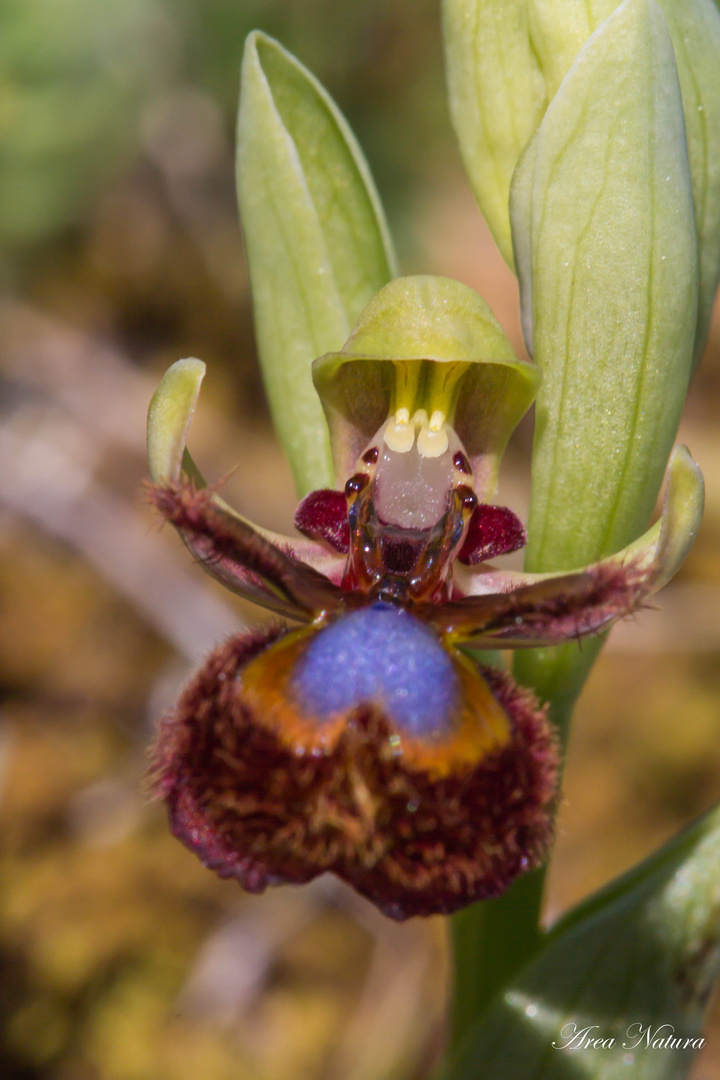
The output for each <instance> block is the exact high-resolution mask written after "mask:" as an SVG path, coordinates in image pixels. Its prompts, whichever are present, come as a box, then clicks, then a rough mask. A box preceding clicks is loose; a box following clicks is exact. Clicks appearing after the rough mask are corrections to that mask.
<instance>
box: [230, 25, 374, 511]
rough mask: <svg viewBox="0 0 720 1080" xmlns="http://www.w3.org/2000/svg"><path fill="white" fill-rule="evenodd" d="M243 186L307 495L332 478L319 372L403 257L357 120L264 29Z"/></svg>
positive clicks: (271, 348) (246, 63) (252, 76)
mask: <svg viewBox="0 0 720 1080" xmlns="http://www.w3.org/2000/svg"><path fill="white" fill-rule="evenodd" d="M237 180H238V197H239V202H240V214H241V218H242V224H243V230H244V235H245V244H246V249H247V256H248V262H249V266H250V279H251V285H252V294H253V306H254V312H255V322H256V329H257V338H258V346H259V352H260V360H261V364H262V369H263V376H264V379H265V385H266V387H267V392H268V397H269V399H270V407H271V410H272V414H273V419H274V421H275V425H276V428H277V431H278V434H279V436H280V439H281V441H282V443H283V446H284V448H285V451H286V453H287V455H288V457H289V459H290V464H291V467H292V469H293V473H294V475H295V480H296V483H297V486H298V489H299V491H300V493H301V494H305V493H306V492H308V491H310V490H311V489H313V488H318V487H327V486H331V485H332V482H333V476H332V466H331V458H330V447H329V441H328V434H327V428H326V425H325V421H324V418H323V414H322V409H321V407H320V402H319V400H318V398H317V395H316V393H315V390H314V388H313V385H312V379H311V374H310V365H311V363H312V361H313V360H314V359H315V357H317V356H320V355H321V354H322V353H325V352H328V351H329V350H331V349H339V348H341V347H342V344H343V342H344V341H345V339H346V338H347V336H348V334H349V332H350V327H351V326H352V325H353V323H354V322H355V320H356V319H357V317H358V315H359V314H360V311H361V310H362V308H363V307H364V306H365V304H366V303H367V302H368V300H369V299H370V298H371V296H373V294H374V293H375V292H377V290H378V289H379V288H381V287H382V286H383V285H384V284H385V282H386V281H388V280H389V279H390V278H391V277H392V276H393V273H394V256H393V254H392V249H391V243H390V239H389V235H388V231H387V227H386V225H385V221H384V218H383V213H382V208H381V206H380V200H379V198H378V196H377V193H376V191H375V188H374V186H373V182H372V179H371V177H370V173H369V170H368V167H367V165H366V163H365V160H364V158H363V156H362V152H361V151H360V149H359V147H358V145H357V143H356V141H355V139H354V137H353V135H352V133H351V131H350V129H349V128H348V125H347V123H346V122H345V120H344V119H343V117H342V116H341V114H340V112H339V111H338V109H337V107H336V106H335V104H334V103H333V102H332V101H331V99H330V98H329V97H328V95H327V93H326V92H325V90H324V89H323V88H322V87H321V86H320V84H319V83H318V82H317V80H316V79H315V78H313V76H312V75H311V74H310V72H308V71H307V70H306V69H305V68H304V67H302V65H301V64H299V63H298V61H297V60H296V59H295V58H294V57H293V56H291V55H290V54H289V53H288V52H286V51H285V50H284V49H283V48H282V47H281V46H280V45H278V44H277V42H275V41H273V40H272V39H271V38H269V37H267V36H266V35H264V34H261V33H258V32H256V33H253V34H251V35H250V37H249V38H248V40H247V43H246V46H245V54H244V57H243V65H242V78H241V90H240V111H239V116H238V166H237Z"/></svg>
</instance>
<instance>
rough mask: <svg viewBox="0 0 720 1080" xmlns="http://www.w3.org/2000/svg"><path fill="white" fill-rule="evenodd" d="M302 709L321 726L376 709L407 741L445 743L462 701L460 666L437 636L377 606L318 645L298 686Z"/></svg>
mask: <svg viewBox="0 0 720 1080" xmlns="http://www.w3.org/2000/svg"><path fill="white" fill-rule="evenodd" d="M292 687H293V693H294V695H295V697H296V700H297V703H298V705H299V706H300V708H301V709H302V710H303V711H305V712H308V713H311V714H312V715H314V716H316V717H317V718H318V719H319V720H320V721H326V720H330V719H331V718H332V717H334V716H337V715H338V714H342V713H347V712H348V711H350V710H351V709H354V708H357V707H358V706H362V705H371V706H375V707H377V708H379V709H382V711H383V712H384V713H385V714H386V715H387V717H388V718H389V719H390V720H391V721H392V722H393V723H394V724H395V725H396V726H397V727H398V728H399V729H401V730H403V731H404V732H405V733H407V734H408V735H415V736H420V737H428V736H433V735H436V736H443V735H446V734H447V733H448V732H449V731H450V730H451V728H452V720H453V717H454V716H455V715H456V713H457V709H458V706H459V702H460V684H459V680H458V676H457V673H456V671H455V668H454V665H453V662H452V659H451V657H450V656H449V654H448V653H447V652H446V651H445V649H444V648H443V647H442V645H441V644H440V642H439V641H438V639H437V637H436V636H435V634H434V633H433V631H432V630H430V629H429V627H427V626H426V625H425V624H424V623H422V622H420V620H419V619H416V618H415V617H414V616H413V615H410V614H409V613H408V612H407V611H404V610H403V609H402V608H399V607H396V606H394V605H392V604H386V603H377V604H372V605H371V606H370V607H367V608H363V609H361V610H360V611H356V612H353V613H352V614H350V615H346V616H345V617H344V618H342V619H339V620H338V621H337V622H334V623H332V624H331V625H330V626H328V627H326V628H325V629H324V630H321V631H320V632H319V633H318V634H317V636H316V637H314V638H312V640H311V641H310V644H309V645H308V647H307V649H306V651H305V653H304V655H303V656H302V658H301V659H300V660H299V661H298V664H297V668H296V671H295V674H294V675H293V680H292Z"/></svg>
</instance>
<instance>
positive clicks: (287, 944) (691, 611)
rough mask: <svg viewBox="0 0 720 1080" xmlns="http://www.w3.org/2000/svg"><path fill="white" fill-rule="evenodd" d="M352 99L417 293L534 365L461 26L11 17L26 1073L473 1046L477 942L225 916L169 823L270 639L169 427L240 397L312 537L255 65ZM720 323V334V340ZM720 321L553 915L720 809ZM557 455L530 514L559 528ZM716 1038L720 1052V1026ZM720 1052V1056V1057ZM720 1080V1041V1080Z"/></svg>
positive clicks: (9, 347)
mask: <svg viewBox="0 0 720 1080" xmlns="http://www.w3.org/2000/svg"><path fill="white" fill-rule="evenodd" d="M255 26H259V27H261V28H262V29H264V30H266V31H268V32H270V33H271V34H274V35H276V36H277V37H279V38H280V39H281V40H282V41H283V43H284V44H285V45H286V46H287V47H289V48H290V49H291V50H292V51H293V52H295V53H296V54H297V55H298V56H299V57H300V59H301V60H302V61H303V62H304V63H306V64H307V65H308V66H309V67H311V69H312V70H314V71H315V73H316V74H317V75H318V76H319V77H320V79H321V80H322V81H323V82H324V83H325V85H326V86H327V87H328V89H329V90H330V92H331V93H332V95H333V96H334V97H335V99H336V100H337V101H338V103H339V104H340V107H341V108H342V109H343V111H344V112H345V113H346V115H347V116H348V118H349V120H350V122H351V124H352V126H353V128H354V129H355V132H356V134H357V135H358V137H359V139H360V141H361V143H362V145H363V147H364V148H365V151H366V153H367V156H368V159H369V161H370V164H371V168H372V170H373V172H374V174H375V177H376V180H377V182H378V186H379V188H380V190H381V193H382V196H383V198H384V200H385V203H386V206H387V209H388V213H389V217H390V220H391V226H392V229H393V232H394V234H395V237H396V240H397V244H398V248H399V250H400V256H401V264H402V267H403V270H404V272H417V271H424V272H435V273H440V274H447V275H450V276H453V277H457V278H459V279H460V280H462V281H465V282H466V283H468V284H469V285H472V286H473V287H475V288H476V289H477V290H478V291H479V292H481V293H482V295H483V296H484V297H485V298H486V299H487V300H488V302H489V303H490V304H491V306H492V307H493V308H494V310H495V311H496V313H497V315H498V317H499V319H500V321H501V322H502V323H503V325H504V327H505V329H506V331H507V332H508V333H509V335H510V336H511V338H512V340H513V343H514V345H515V346H516V348H517V350H518V351H520V350H521V349H522V345H521V341H520V335H519V331H518V324H517V295H516V287H515V283H514V279H513V277H512V275H511V274H510V273H509V271H508V270H507V268H506V267H505V266H504V264H503V263H502V261H501V259H500V257H499V255H498V254H497V252H496V251H495V249H494V246H493V244H492V242H491V240H490V238H489V236H488V234H487V231H486V229H485V227H484V225H483V222H482V220H481V218H480V215H479V213H478V211H477V209H476V207H475V204H474V202H473V199H472V197H471V195H470V192H469V189H468V187H467V184H466V182H465V180H464V178H463V175H462V171H461V167H460V162H459V156H458V153H457V150H456V148H455V145H454V142H453V138H452V134H451V130H450V125H449V120H448V116H447V111H446V107H445V104H444V98H443V75H442V57H441V50H440V38H439V19H438V11H437V3H436V0H394V2H393V3H392V4H387V3H386V2H383V0H364V2H363V3H344V4H337V3H336V2H335V0H103V3H98V2H97V0H3V2H2V5H0V184H1V185H2V200H1V201H0V249H1V253H0V281H1V282H2V295H1V297H0V380H1V391H2V394H1V399H0V460H1V465H0V677H1V680H2V705H1V706H0V837H2V840H1V841H0V859H1V860H2V871H1V873H0V877H1V879H2V890H1V892H0V1075H2V1077H3V1078H7V1080H155V1078H158V1080H186V1078H187V1080H190V1078H193V1080H194V1078H196V1077H198V1076H203V1077H205V1076H207V1077H212V1078H213V1080H226V1078H227V1080H230V1078H233V1080H241V1078H242V1080H246V1078H247V1080H277V1078H278V1077H282V1078H283V1080H393V1078H397V1080H401V1078H402V1080H410V1078H412V1077H417V1078H419V1077H421V1076H423V1075H424V1074H425V1071H426V1068H427V1064H428V1062H431V1061H432V1057H433V1054H434V1053H435V1052H436V1049H437V1046H438V1045H439V1043H440V1040H441V1038H442V1024H443V1006H444V997H445V989H446V953H445V942H444V922H443V920H442V919H431V920H427V921H415V922H411V923H410V924H408V925H404V926H396V925H395V924H392V923H390V922H389V921H388V920H385V919H384V918H383V917H382V916H380V915H379V914H377V913H376V912H375V910H374V909H373V908H372V907H371V906H370V905H368V904H366V903H365V902H364V901H362V900H360V899H359V898H357V897H355V896H354V894H353V893H352V892H350V891H349V890H347V889H345V888H343V887H341V886H339V885H338V884H337V883H335V882H334V881H332V880H327V881H325V880H321V881H319V882H317V883H315V884H314V885H312V886H310V887H307V888H304V889H283V890H278V891H277V892H272V893H269V894H267V895H266V896H264V897H248V896H245V895H244V894H243V893H242V892H241V891H240V890H239V889H238V887H237V886H236V885H235V884H233V883H231V882H221V881H219V880H217V879H216V878H215V877H214V876H213V875H212V874H211V873H209V872H207V871H205V870H203V869H202V867H201V865H200V863H199V862H198V861H197V860H196V859H195V858H194V857H193V856H192V855H190V854H189V853H188V852H187V851H186V850H185V849H184V848H183V847H182V846H181V845H180V844H179V843H177V841H175V840H173V839H172V838H171V837H170V835H169V833H168V831H167V828H166V824H165V820H164V814H163V812H162V810H161V808H160V807H158V806H157V805H154V804H152V803H151V802H149V801H148V799H147V795H146V789H145V783H144V779H143V774H144V771H145V767H146V746H147V744H148V742H149V740H150V739H151V738H152V733H153V729H154V725H155V723H156V720H157V718H158V716H159V715H160V714H161V713H162V711H163V709H164V708H166V707H167V706H168V705H169V704H170V703H171V702H172V700H173V698H174V695H175V694H176V693H177V690H178V688H179V686H180V685H181V684H182V681H183V679H184V678H185V677H186V675H187V673H188V672H189V671H190V670H191V669H192V667H193V666H194V665H195V664H196V663H197V661H198V659H199V658H200V657H201V656H202V655H203V653H204V652H205V651H206V650H208V649H209V648H210V646H211V645H212V643H213V642H214V641H215V640H217V639H218V638H219V637H221V636H222V635H224V634H226V633H228V632H229V631H231V630H233V629H235V628H237V627H240V626H242V625H243V624H246V623H248V622H251V621H257V619H258V617H259V616H258V613H257V612H255V611H253V610H251V609H249V608H244V607H243V606H242V605H241V604H240V603H239V602H236V601H235V600H234V599H232V598H231V597H230V596H229V595H228V594H225V593H223V592H222V590H221V589H220V588H219V587H216V586H215V584H214V583H212V582H211V581H210V580H209V579H208V578H206V577H204V575H202V573H201V572H200V571H199V570H198V569H197V568H196V567H194V566H193V565H192V563H191V561H190V560H189V559H188V558H187V556H186V553H185V552H184V550H183V549H181V545H180V544H179V542H178V541H177V540H176V538H175V537H174V535H171V534H170V531H169V530H163V531H160V530H159V529H158V527H157V525H156V523H155V522H154V521H153V519H152V516H151V515H150V514H149V513H148V511H147V510H146V508H145V507H144V505H143V499H142V492H141V483H142V480H143V478H144V476H145V465H144V458H143V451H144V422H145V412H146V409H147V403H148V401H149V399H150V396H151V394H152V391H153V389H154V386H155V385H156V383H157V380H158V379H159V377H160V375H161V374H162V372H163V371H164V370H165V368H166V367H167V366H168V365H169V364H170V363H172V362H173V361H174V360H176V359H177V358H178V357H180V356H187V355H196V356H199V357H201V358H202V359H204V360H205V361H206V362H207V363H208V368H209V374H208V377H207V380H206V384H205V387H204V389H203V397H202V402H201V408H200V410H199V413H198V416H197V419H196V422H195V425H194V427H193V439H192V442H193V452H194V454H195V457H196V459H197V460H198V461H199V463H200V465H201V467H202V469H203V471H204V473H205V474H206V475H207V476H209V477H215V476H219V475H222V474H224V473H226V472H227V471H229V470H231V469H233V467H234V466H236V465H237V466H239V467H238V468H237V469H236V470H235V471H234V472H233V473H232V476H231V478H230V480H229V481H228V483H227V497H228V498H229V499H230V501H233V502H234V503H235V505H236V506H238V507H239V508H240V509H241V510H242V511H243V512H244V513H247V514H248V515H249V516H250V517H254V518H256V519H257V520H259V521H261V522H262V523H263V524H264V525H267V526H269V527H271V528H275V529H280V530H283V529H284V530H285V531H289V530H290V529H291V523H292V514H293V510H294V505H295V497H294V493H293V490H292V485H291V481H290V475H289V471H288V468H287V465H286V464H285V462H284V460H283V458H282V456H281V454H280V451H279V449H278V447H277V445H276V443H275V441H274V439H273V435H272V431H271V429H270V425H269V421H268V414H267V410H266V407H265V404H264V401H263V395H262V388H261V383H260V378H259V374H258V369H257V364H256V359H255V350H254V342H253V332H252V318H251V308H250V298H249V294H248V286H247V274H246V269H245V264H244V259H243V251H242V244H241V238H240V232H239V228H238V223H237V215H236V208H235V196H234V180H233V128H234V114H235V108H236V96H237V82H238V67H239V60H240V55H241V49H242V42H243V38H244V36H245V34H246V33H247V32H248V31H249V30H250V29H252V28H253V27H255ZM717 314H719V315H720V312H718V313H717ZM719 411H720V318H716V320H715V322H714V324H713V330H712V335H711V340H710V343H709V346H708V350H707V353H706V356H705V360H704V363H703V366H702V367H701V369H700V371H699V374H698V376H697V377H696V380H695V383H694V385H693V389H692V392H691V396H690V399H689V401H688V406H687V410H686V420H685V422H684V426H683V431H682V438H683V440H684V441H686V442H687V443H688V444H689V445H690V448H691V450H692V451H693V453H694V455H695V457H696V458H697V459H698V460H699V461H700V463H701V465H702V467H703V469H704V471H705V475H706V478H707V484H708V507H707V513H706V519H705V524H704V528H703V532H702V534H701V537H700V539H699V541H698V543H697V545H696V547H695V549H694V551H693V553H692V555H691V557H690V559H689V560H688V563H687V565H686V567H685V568H684V569H683V571H682V573H681V575H679V577H678V578H677V579H676V581H675V582H674V583H673V584H672V585H671V587H670V588H668V589H667V590H666V592H664V593H663V594H662V597H661V598H660V600H659V602H658V610H655V611H652V612H647V613H644V614H643V615H642V616H641V617H639V618H637V619H636V620H633V622H632V623H628V624H626V625H623V626H621V627H619V628H618V629H617V630H616V631H615V632H614V634H613V636H612V638H611V642H610V645H609V647H608V648H607V649H606V650H605V653H604V655H603V657H602V658H601V660H600V662H599V663H598V664H597V665H596V668H595V670H594V673H593V676H592V678H591V680H590V684H589V686H588V688H587V691H586V693H585V695H584V697H583V699H582V703H581V705H580V707H579V708H578V711H577V718H576V723H575V729H574V735H573V740H572V744H571V748H570V754H569V762H568V769H567V779H566V786H565V796H564V800H563V807H562V813H561V818H560V828H559V843H558V847H557V852H556V856H555V859H554V862H553V867H552V872H551V877H550V890H549V900H548V917H549V918H554V917H556V916H557V914H559V913H560V912H561V911H562V910H563V909H564V908H565V907H567V906H568V905H569V904H571V903H573V902H575V901H577V900H578V899H580V898H581V897H582V896H584V895H586V894H587V893H588V892H589V891H590V890H592V889H594V888H595V887H597V886H599V885H600V884H602V883H603V882H604V881H606V880H607V879H608V878H610V877H611V876H613V875H615V874H617V873H619V872H621V871H622V870H624V869H625V868H627V867H628V866H630V865H631V864H632V863H633V862H635V861H636V860H637V859H639V858H641V857H642V856H643V855H645V854H646V853H647V852H649V851H650V850H652V848H654V847H655V846H656V845H658V844H660V843H662V842H663V841H664V840H665V839H666V838H667V837H669V836H670V835H671V834H673V833H674V832H675V831H676V830H677V829H678V828H679V827H681V826H682V825H683V824H684V823H686V822H687V821H688V820H690V819H691V818H692V817H694V816H695V815H696V814H698V813H700V812H701V811H703V810H704V809H706V808H707V807H709V806H710V805H712V804H713V803H714V802H715V801H717V800H718V799H720V751H719V750H718V733H719V732H720V665H719V664H718V658H719V655H720V546H719V544H718V541H719V540H720V430H719V429H718V425H717V423H716V417H717V415H718V412H719ZM530 438H531V426H530V424H529V423H524V424H523V426H522V427H521V429H520V431H519V432H518V435H517V437H516V439H515V440H514V443H513V445H512V447H511V449H510V451H509V453H508V455H507V458H506V464H505V467H504V473H503V486H502V490H501V499H502V501H505V502H507V503H508V504H510V505H512V506H513V507H514V508H515V509H516V510H517V511H518V512H520V513H521V514H522V513H523V512H524V509H525V507H526V504H527V486H528V461H529V445H530ZM717 1023H718V1021H717V1019H716V1020H715V1025H714V1026H715V1027H717ZM713 1030H714V1028H713ZM718 1073H720V1039H718V1038H717V1036H716V1035H711V1039H710V1042H709V1045H708V1047H707V1048H706V1051H705V1052H704V1053H703V1055H702V1058H701V1060H700V1061H699V1062H698V1065H697V1068H696V1070H695V1072H694V1080H711V1078H712V1077H716V1076H717V1075H718Z"/></svg>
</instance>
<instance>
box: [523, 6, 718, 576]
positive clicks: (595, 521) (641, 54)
mask: <svg viewBox="0 0 720 1080" xmlns="http://www.w3.org/2000/svg"><path fill="white" fill-rule="evenodd" d="M512 212H513V218H514V220H515V221H517V228H518V231H519V230H520V229H526V228H527V227H528V225H529V230H530V242H529V247H528V250H527V252H524V253H523V254H522V256H521V261H522V263H523V266H522V267H521V269H522V271H523V272H522V275H521V287H522V291H523V294H524V297H525V298H526V299H527V297H528V296H529V295H530V292H531V301H532V324H533V331H532V332H533V346H534V357H535V360H536V362H537V364H538V366H539V367H540V368H541V370H542V372H543V382H542V384H541V388H540V391H539V394H538V399H537V406H536V409H537V412H536V426H535V440H534V447H533V482H532V500H531V507H530V518H529V528H528V534H529V541H528V552H527V568H528V569H529V570H542V571H545V570H559V569H571V568H573V567H578V566H582V565H584V564H586V563H588V562H591V561H594V560H596V559H599V558H601V557H603V556H604V555H608V554H610V553H612V552H613V551H617V550H618V549H619V548H621V547H623V546H624V545H626V544H627V543H629V542H630V541H631V540H633V539H634V538H635V537H636V536H637V535H638V533H640V532H641V531H642V530H643V529H644V528H645V526H646V524H647V521H648V518H649V516H650V513H651V511H652V507H653V505H654V503H655V499H656V496H657V493H658V490H659V488H660V483H661V481H662V476H663V472H664V470H665V463H666V462H667V459H668V455H669V452H670V448H671V446H672V443H673V440H674V437H675V433H676V431H677V425H678V422H679V418H680V413H681V410H682V406H683V402H684V398H685V392H686V388H687V382H688V378H689V374H690V368H691V360H692V348H693V338H694V330H695V312H696V305H697V269H696V267H697V263H696V260H697V253H696V244H695V229H694V223H693V205H692V194H691V188H690V178H689V171H688V162H687V155H686V154H685V152H684V129H683V114H682V107H681V102H680V92H679V87H678V83H677V75H676V69H675V62H674V58H673V52H672V46H671V43H670V39H669V35H668V33H667V28H666V26H665V20H664V19H663V16H662V13H661V12H660V10H659V8H658V7H657V5H656V4H655V3H654V2H653V0H625V2H624V3H622V4H621V5H620V7H619V8H618V9H617V11H616V12H615V14H614V15H613V16H612V17H611V18H610V19H608V20H607V21H606V22H605V23H603V25H602V26H601V27H600V29H599V30H598V31H597V32H596V33H595V34H594V35H593V36H592V37H591V38H590V40H589V41H588V42H587V43H586V44H585V45H584V46H583V48H582V50H581V51H580V53H579V54H578V57H577V59H576V61H575V63H574V65H573V67H572V69H571V71H570V72H569V73H568V75H567V76H566V78H565V80H564V81H563V83H562V86H561V88H560V90H559V91H558V93H557V95H556V96H555V98H554V99H553V102H552V104H551V105H550V107H549V109H548V111H547V113H546V116H545V119H544V120H543V122H542V125H541V126H540V129H539V131H538V134H537V136H536V140H535V145H534V146H533V147H532V148H531V150H530V151H529V152H528V154H527V155H526V159H525V161H524V162H523V164H522V166H521V169H520V170H519V174H518V184H517V186H516V187H514V189H513V202H512ZM530 281H531V283H532V288H531V290H530V288H529V282H530Z"/></svg>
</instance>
